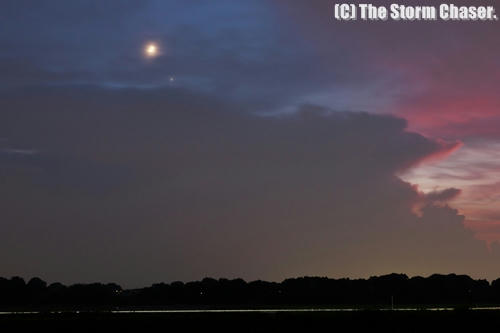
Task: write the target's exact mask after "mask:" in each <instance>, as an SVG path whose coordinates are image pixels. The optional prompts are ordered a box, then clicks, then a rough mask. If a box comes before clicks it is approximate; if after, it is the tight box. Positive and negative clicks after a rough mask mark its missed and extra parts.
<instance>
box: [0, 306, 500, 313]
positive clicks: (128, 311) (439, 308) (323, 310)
mask: <svg viewBox="0 0 500 333" xmlns="http://www.w3.org/2000/svg"><path fill="white" fill-rule="evenodd" d="M469 309H470V310H473V311H481V310H490V311H491V310H495V311H498V310H500V306H489V307H472V308H469ZM365 310H366V309H362V308H333V309H208V310H201V309H200V310H196V309H192V310H112V311H95V312H99V313H113V314H120V313H121V314H134V313H136V314H144V313H152V314H154V313H157V314H161V313H278V312H354V311H365ZM453 310H455V308H453V307H435V308H394V309H391V308H382V309H376V311H453ZM95 312H93V311H3V312H2V311H0V315H33V314H79V313H95Z"/></svg>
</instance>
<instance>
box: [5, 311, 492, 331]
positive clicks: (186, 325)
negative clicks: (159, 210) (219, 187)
mask: <svg viewBox="0 0 500 333" xmlns="http://www.w3.org/2000/svg"><path fill="white" fill-rule="evenodd" d="M498 327H500V311H497V310H480V311H471V310H453V311H425V310H420V311H376V310H372V311H370V310H366V311H356V312H307V313H304V312H286V313H174V314H172V313H168V314H164V313H162V314H144V313H142V314H141V313H130V314H122V313H120V314H113V313H78V314H77V313H66V314H31V315H27V314H23V315H1V316H0V331H4V332H9V331H12V332H14V331H16V332H17V331H20V330H29V331H33V332H34V331H35V330H36V331H39V330H41V329H50V331H49V332H52V331H54V330H64V331H68V332H75V331H78V332H80V331H104V330H113V331H118V330H122V329H128V330H133V331H137V332H155V331H165V332H167V331H172V330H173V329H176V331H177V329H182V330H186V329H196V331H198V332H203V331H208V330H210V331H212V330H215V331H216V332H217V331H225V332H263V331H304V332H320V331H321V332H323V331H325V332H464V331H469V332H477V331H479V330H481V329H491V330H492V331H496V330H497V329H498ZM6 329H8V330H6Z"/></svg>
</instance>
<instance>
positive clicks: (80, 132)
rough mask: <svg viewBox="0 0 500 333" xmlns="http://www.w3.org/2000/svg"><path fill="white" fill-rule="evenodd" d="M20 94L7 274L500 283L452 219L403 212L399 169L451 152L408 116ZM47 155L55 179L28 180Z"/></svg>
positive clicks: (458, 220) (73, 91) (5, 101)
mask: <svg viewBox="0 0 500 333" xmlns="http://www.w3.org/2000/svg"><path fill="white" fill-rule="evenodd" d="M23 96H24V97H25V98H23V99H21V98H18V97H17V96H16V95H15V94H8V96H3V97H4V98H2V105H1V108H2V110H5V111H3V112H2V114H1V119H0V120H1V121H0V124H1V125H0V132H1V133H4V136H5V137H7V138H9V142H10V143H14V142H15V143H16V144H17V145H19V146H22V147H33V148H32V149H35V150H37V151H39V152H40V153H38V154H37V155H36V156H33V159H28V160H23V161H22V164H23V167H20V168H17V169H15V170H16V172H8V170H9V164H8V163H7V164H2V166H1V167H0V170H2V174H3V175H4V177H3V183H4V184H5V186H3V187H2V189H1V196H2V198H3V202H4V204H5V208H4V209H3V210H2V217H1V218H2V221H4V222H3V224H2V233H1V235H2V236H1V237H2V239H1V240H2V241H1V242H0V244H2V245H1V246H2V251H1V252H2V253H3V255H2V256H3V262H4V263H5V264H4V265H3V267H2V269H3V272H1V273H3V274H15V273H16V274H22V275H26V274H28V275H30V274H33V275H43V276H44V277H46V278H48V279H64V280H65V281H75V280H87V281H88V280H96V279H97V280H116V281H119V282H122V283H125V284H129V285H130V284H134V285H137V284H142V283H149V282H152V280H173V279H196V278H201V277H203V276H205V275H213V276H242V277H244V278H250V279H252V278H268V279H280V278H283V277H285V276H290V275H300V274H302V273H303V272H308V274H327V275H332V276H340V275H346V274H347V275H357V276H360V275H366V274H372V273H373V274H375V273H378V272H380V273H382V272H386V271H406V272H409V273H419V274H422V273H431V272H433V271H452V270H456V271H460V272H462V271H464V269H472V267H475V266H478V265H479V266H481V265H482V266H481V269H483V270H482V272H489V273H488V274H492V275H494V274H496V271H494V270H493V269H491V268H490V266H488V265H489V264H488V263H485V262H484V261H483V262H481V263H478V261H477V260H474V259H473V258H476V257H477V256H478V255H479V254H481V253H483V252H484V253H486V248H485V247H484V246H483V245H482V244H481V243H479V242H476V241H474V240H473V239H472V237H471V235H469V234H468V233H467V232H466V231H465V229H463V226H462V222H463V217H461V216H460V215H458V214H457V212H456V211H454V210H452V209H450V208H448V207H446V206H444V207H443V206H440V207H438V206H434V205H433V204H432V203H428V204H425V205H424V206H422V207H421V211H422V212H423V214H422V215H421V216H420V217H418V216H416V215H415V214H413V213H412V210H413V208H414V205H415V204H417V203H420V202H421V195H420V194H419V193H418V192H417V191H416V189H415V188H413V187H412V186H411V185H410V184H408V183H405V182H403V181H401V180H400V179H398V178H397V177H396V176H395V174H396V173H397V172H399V171H401V170H404V169H405V168H408V167H410V166H412V165H414V163H418V162H419V161H420V160H422V159H423V158H425V157H426V156H429V155H433V154H436V153H440V152H442V151H443V150H444V149H447V148H446V147H443V145H442V144H440V143H439V142H435V141H432V140H429V139H426V138H424V137H422V136H420V135H418V134H415V133H411V132H407V131H405V128H406V122H405V121H404V120H401V119H397V118H393V117H389V116H376V115H370V114H366V113H346V112H335V111H332V110H329V109H325V108H321V107H316V106H313V105H304V106H303V107H302V108H301V109H300V110H299V112H298V113H297V114H296V115H294V116H283V117H257V116H251V115H248V114H242V113H238V112H234V109H235V108H238V105H234V104H229V103H226V102H222V101H220V100H218V99H214V98H212V97H209V96H203V95H199V94H196V93H193V92H189V91H185V90H181V89H173V88H171V89H161V90H147V91H144V90H135V89H123V90H113V89H101V88H95V87H79V88H76V87H73V88H51V89H47V88H46V89H45V90H43V93H42V91H38V90H33V91H31V92H26V91H25V92H23ZM44 155H46V156H57V161H59V162H58V163H59V164H58V165H60V169H55V170H54V172H52V173H50V172H32V171H30V167H29V166H30V163H31V164H32V165H33V166H36V165H40V163H41V162H39V161H38V160H39V159H43V158H44V157H43V156H44ZM73 161H78V163H74V162H73ZM11 163H12V161H11ZM11 165H12V164H11ZM42 165H44V167H43V168H42V169H43V170H45V171H47V170H50V168H51V165H50V163H49V164H47V162H46V163H45V164H44V163H42ZM87 166H93V167H87ZM10 170H12V169H10ZM120 170H126V172H122V173H121V172H120ZM120 174H121V175H122V176H119V177H117V175H120ZM65 175H74V176H75V177H76V179H79V180H80V181H76V182H75V183H71V182H68V181H67V179H68V178H66V176H65ZM110 179H111V180H112V181H110ZM85 182H87V183H89V184H94V186H98V184H102V187H103V188H104V189H105V191H102V189H101V190H99V191H94V192H89V191H85V190H82V189H81V188H80V187H79V186H81V184H82V183H85ZM37 184H46V186H38V185H37ZM98 188H99V187H98ZM65 194H66V195H65ZM68 194H69V195H68ZM446 197H448V196H446ZM440 198H441V199H443V200H445V199H446V198H443V196H442V195H440ZM20 239H22V240H23V244H24V245H23V247H22V248H20V249H19V250H18V251H17V252H16V253H12V252H10V254H9V255H7V254H6V253H8V251H7V250H8V249H9V248H11V247H12V246H14V245H15V244H14V243H15V242H16V241H19V240H20ZM422 244H425V246H422ZM443 247H444V248H445V250H443ZM483 247H484V248H483ZM61 249H64V251H61ZM375 249H377V250H376V251H375ZM452 252H453V253H452ZM431 253H432V257H433V258H435V261H430V262H429V261H426V260H425V258H426V257H427V256H429V255H430V254H431ZM33 258H36V261H34V260H33ZM440 260H443V261H446V264H443V263H442V262H440ZM438 264H439V265H441V266H439V265H438ZM464 267H465V268H464ZM485 267H487V269H486V268H485ZM485 269H486V270H485ZM368 272H369V273H368Z"/></svg>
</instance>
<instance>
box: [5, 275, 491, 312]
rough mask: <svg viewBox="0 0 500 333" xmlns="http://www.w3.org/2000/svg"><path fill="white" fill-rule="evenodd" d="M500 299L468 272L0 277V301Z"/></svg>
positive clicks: (140, 303) (40, 304) (27, 304)
mask: <svg viewBox="0 0 500 333" xmlns="http://www.w3.org/2000/svg"><path fill="white" fill-rule="evenodd" d="M391 302H394V303H395V304H396V305H422V306H426V305H445V304H447V305H463V306H471V305H486V304H500V278H499V279H497V280H494V281H493V282H492V283H489V282H488V281H486V280H474V279H472V278H470V277H469V276H467V275H456V274H449V275H440V274H434V275H431V276H429V277H426V278H424V277H412V278H409V277H408V276H407V275H404V274H389V275H383V276H378V277H371V278H369V279H348V278H344V279H330V278H326V277H301V278H291V279H286V280H284V281H283V282H281V283H278V282H266V281H260V280H258V281H252V282H246V281H244V280H242V279H233V280H229V279H218V280H216V279H212V278H205V279H203V280H201V281H194V282H187V283H183V282H172V283H169V284H168V283H158V284H153V285H152V286H150V287H145V288H139V289H129V290H124V289H122V288H121V287H120V286H119V285H117V284H114V283H109V284H102V283H92V284H74V285H70V286H65V285H63V284H61V283H52V284H50V285H48V284H47V283H46V282H45V281H43V280H41V279H40V278H36V277H35V278H32V279H30V280H29V281H28V282H26V281H25V280H24V279H22V278H20V277H13V278H10V279H6V278H0V307H1V308H3V309H7V308H9V309H11V308H50V307H59V308H82V307H83V308H85V307H87V308H91V309H97V308H110V307H112V308H116V307H157V308H184V307H207V308H208V307H220V308H239V307H260V306H280V307H287V306H288V307H293V306H319V307H321V306H358V307H359V306H383V307H389V306H391Z"/></svg>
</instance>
